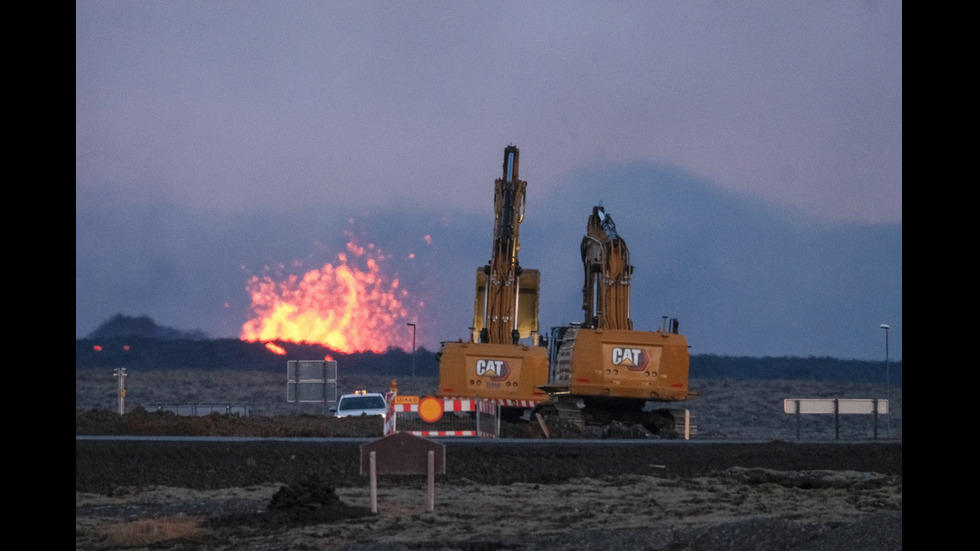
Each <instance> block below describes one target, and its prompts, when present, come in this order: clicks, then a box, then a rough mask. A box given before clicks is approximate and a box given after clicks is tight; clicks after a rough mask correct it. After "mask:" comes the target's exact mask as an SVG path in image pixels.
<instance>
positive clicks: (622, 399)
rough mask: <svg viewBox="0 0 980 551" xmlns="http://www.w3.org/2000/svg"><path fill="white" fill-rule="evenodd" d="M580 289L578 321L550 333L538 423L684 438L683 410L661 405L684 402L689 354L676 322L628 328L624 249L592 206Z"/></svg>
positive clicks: (629, 270) (628, 273)
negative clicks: (616, 426)
mask: <svg viewBox="0 0 980 551" xmlns="http://www.w3.org/2000/svg"><path fill="white" fill-rule="evenodd" d="M581 253H582V265H583V268H584V271H585V274H584V275H585V284H584V285H583V289H582V295H583V298H582V309H583V310H584V312H585V318H584V320H583V321H582V322H581V323H574V324H571V325H567V326H561V327H554V328H552V329H551V335H550V338H549V365H550V371H549V374H548V383H547V384H544V385H541V386H540V387H539V388H540V389H541V390H544V391H545V392H547V393H548V396H549V400H548V401H547V402H543V403H541V404H539V405H538V406H536V407H535V409H534V412H533V414H534V416H535V417H536V418H538V420H539V421H540V422H541V423H542V425H545V426H547V425H551V426H552V427H553V428H554V427H555V426H560V425H561V424H562V423H564V424H565V425H569V424H570V425H575V426H578V427H582V428H584V426H586V425H607V424H609V423H611V422H613V421H618V422H620V423H623V424H625V425H627V426H632V425H636V424H640V425H643V426H644V427H645V428H646V429H648V430H649V431H651V432H653V433H656V434H659V435H663V436H667V437H678V436H680V437H685V438H689V437H690V434H691V431H692V423H691V421H690V416H689V415H688V414H687V410H685V409H680V408H670V407H663V404H664V403H666V402H678V401H683V400H686V399H688V398H690V397H692V396H694V394H693V393H692V392H691V391H690V389H689V388H688V371H689V365H690V353H689V350H688V345H687V340H686V339H685V337H684V336H683V335H681V334H680V333H679V332H678V325H679V324H678V321H677V319H676V318H674V319H670V320H669V321H667V320H666V319H665V323H664V326H663V327H661V328H659V329H657V330H656V331H640V330H636V329H634V328H633V320H632V316H631V311H630V286H631V282H632V277H633V265H632V264H631V263H630V254H629V248H628V247H627V246H626V241H625V240H624V239H623V238H622V237H620V236H619V234H618V233H617V231H616V225H615V223H614V222H613V220H612V217H611V216H610V215H609V214H608V213H607V212H605V209H604V208H603V207H602V206H601V205H600V206H596V207H593V209H592V215H591V216H589V219H588V223H587V227H586V234H585V236H584V237H583V239H582V244H581Z"/></svg>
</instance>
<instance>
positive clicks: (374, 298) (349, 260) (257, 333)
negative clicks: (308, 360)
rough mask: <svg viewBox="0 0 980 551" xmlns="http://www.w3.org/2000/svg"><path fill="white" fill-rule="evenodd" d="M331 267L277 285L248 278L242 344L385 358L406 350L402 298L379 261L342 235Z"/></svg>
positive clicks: (373, 250)
mask: <svg viewBox="0 0 980 551" xmlns="http://www.w3.org/2000/svg"><path fill="white" fill-rule="evenodd" d="M347 237H348V239H349V241H348V242H347V252H343V253H340V254H338V255H337V264H336V265H333V264H330V263H327V264H324V265H323V267H321V268H319V269H316V270H311V271H308V272H306V273H305V274H304V275H302V276H298V275H289V276H287V277H285V279H283V280H281V281H276V280H274V279H273V278H271V277H269V276H263V277H259V276H252V277H251V278H250V279H249V280H248V283H247V285H246V290H247V291H248V293H249V295H250V296H251V299H252V308H251V311H252V313H253V315H254V317H253V318H252V319H251V320H249V321H248V322H246V323H245V324H244V325H243V326H242V334H241V339H242V340H244V341H250V342H255V341H262V342H266V343H269V342H271V341H276V340H278V341H290V342H300V343H314V344H321V345H324V346H326V347H328V348H330V349H331V350H334V351H337V352H343V353H352V352H368V351H370V352H378V353H381V352H385V351H387V350H388V349H390V348H402V349H406V348H409V347H411V334H410V333H407V332H406V331H405V330H404V327H405V323H406V322H407V321H412V320H414V319H416V317H415V316H413V317H409V310H408V308H407V307H406V304H405V303H406V300H408V292H407V291H405V290H403V289H400V288H399V286H398V278H397V277H389V276H387V275H385V274H384V273H383V272H382V270H381V264H382V263H383V261H384V260H385V257H384V255H382V254H381V253H380V251H378V250H377V249H376V248H375V247H374V245H373V244H370V245H368V246H367V247H366V248H365V247H361V246H359V245H358V244H357V242H356V240H355V239H354V238H353V237H352V236H351V235H350V234H348V235H347Z"/></svg>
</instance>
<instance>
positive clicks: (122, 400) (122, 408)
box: [112, 367, 126, 415]
mask: <svg viewBox="0 0 980 551" xmlns="http://www.w3.org/2000/svg"><path fill="white" fill-rule="evenodd" d="M112 371H113V376H114V377H116V378H118V379H119V415H123V414H125V413H126V368H125V367H120V368H117V369H114V370H112Z"/></svg>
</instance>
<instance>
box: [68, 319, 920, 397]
mask: <svg viewBox="0 0 980 551" xmlns="http://www.w3.org/2000/svg"><path fill="white" fill-rule="evenodd" d="M275 345H276V347H278V348H279V349H281V350H279V352H285V353H284V354H283V353H277V352H275V351H273V350H272V349H270V348H269V347H267V346H266V344H265V343H261V342H246V341H241V340H238V339H208V338H206V335H204V334H203V332H200V331H190V332H183V331H178V330H176V329H172V328H169V327H164V326H160V325H157V324H156V323H155V322H154V321H153V320H152V319H150V318H149V317H147V316H140V317H127V316H123V315H122V314H119V315H116V316H113V317H112V318H110V319H109V320H107V321H106V322H105V323H103V324H102V325H100V326H99V328H98V329H97V330H96V331H94V332H93V333H92V334H91V335H89V336H88V337H87V338H85V339H80V340H76V341H75V369H95V368H108V369H115V368H117V367H125V368H126V369H131V370H156V369H201V370H222V369H231V370H246V371H285V368H286V362H287V361H289V360H321V359H325V358H330V359H334V360H337V366H338V368H339V369H342V370H343V371H344V372H346V373H351V374H359V375H370V376H374V375H385V376H392V377H399V376H400V377H405V376H409V375H415V376H419V377H438V376H439V360H438V358H437V357H436V355H437V351H429V350H426V349H425V348H420V349H418V350H416V352H415V356H414V358H413V356H412V354H411V353H410V352H406V351H404V350H401V349H399V348H392V349H389V350H388V351H386V352H384V353H380V354H378V353H374V352H358V353H354V354H345V353H342V352H337V351H334V350H331V349H329V348H327V347H326V346H323V345H319V344H309V343H293V342H285V341H275ZM885 371H886V369H885V365H884V362H883V361H879V362H869V361H862V360H841V359H836V358H828V357H809V358H797V357H764V358H751V357H744V356H718V355H713V354H700V355H694V356H691V378H695V379H739V380H746V379H756V380H773V379H797V380H828V381H852V382H882V383H884V382H885V379H886V373H885ZM887 376H888V379H889V382H890V384H893V385H895V386H902V362H892V363H891V364H890V365H889V366H888V374H887Z"/></svg>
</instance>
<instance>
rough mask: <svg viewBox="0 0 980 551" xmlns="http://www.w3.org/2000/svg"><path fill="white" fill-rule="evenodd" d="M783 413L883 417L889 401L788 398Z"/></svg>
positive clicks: (784, 403)
mask: <svg viewBox="0 0 980 551" xmlns="http://www.w3.org/2000/svg"><path fill="white" fill-rule="evenodd" d="M797 408H799V409H797ZM875 408H877V410H876V409H875ZM783 411H784V412H786V413H838V414H841V415H846V414H873V413H878V414H879V415H881V414H887V413H888V400H878V399H874V398H787V399H786V400H784V401H783Z"/></svg>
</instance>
